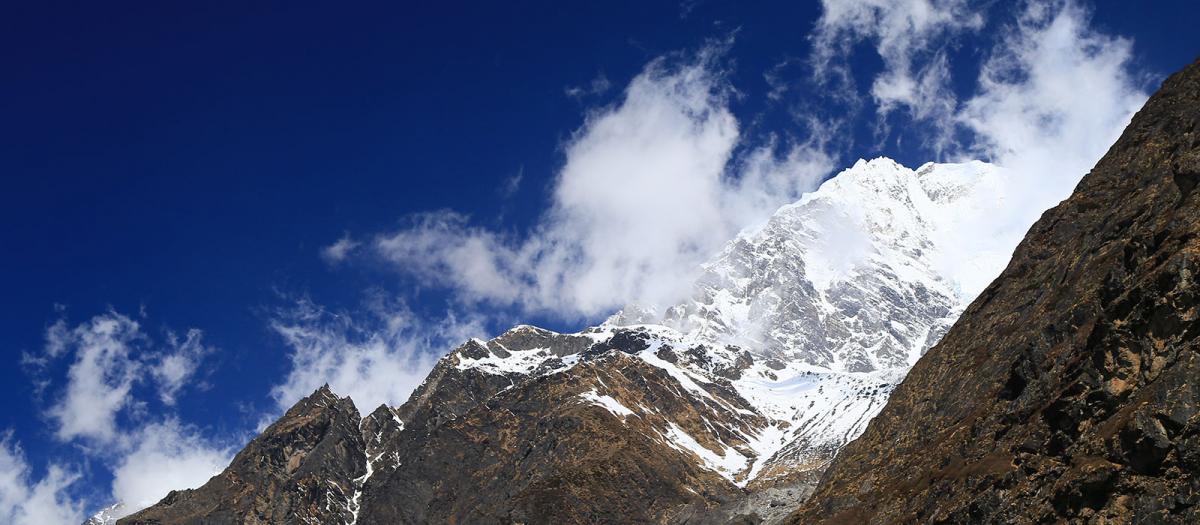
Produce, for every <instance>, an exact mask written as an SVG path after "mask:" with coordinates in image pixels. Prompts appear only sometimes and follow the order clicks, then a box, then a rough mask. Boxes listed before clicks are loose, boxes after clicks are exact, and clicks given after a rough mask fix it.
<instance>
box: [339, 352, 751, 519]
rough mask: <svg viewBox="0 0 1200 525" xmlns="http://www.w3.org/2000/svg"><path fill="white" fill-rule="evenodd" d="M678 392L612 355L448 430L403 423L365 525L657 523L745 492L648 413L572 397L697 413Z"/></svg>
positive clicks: (539, 383) (507, 396)
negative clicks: (673, 440) (680, 449)
mask: <svg viewBox="0 0 1200 525" xmlns="http://www.w3.org/2000/svg"><path fill="white" fill-rule="evenodd" d="M672 388H674V381H673V379H671V378H670V377H669V376H667V374H665V373H664V372H662V371H661V370H658V369H655V368H652V367H649V366H647V365H646V364H644V363H643V362H641V361H639V360H636V359H632V358H628V357H625V356H624V355H622V354H621V353H620V352H613V353H611V354H609V355H607V356H605V357H604V358H603V359H600V360H597V361H595V362H589V363H585V364H581V365H578V366H577V367H575V368H573V369H572V370H571V372H570V373H563V374H556V375H550V376H543V377H539V378H536V379H535V380H533V381H531V382H528V383H524V384H519V385H518V386H516V387H514V388H511V389H507V390H505V391H503V392H501V393H498V394H496V395H495V396H494V397H492V398H490V399H487V400H485V401H484V402H483V403H481V404H480V405H479V406H477V407H476V408H474V409H472V410H469V411H468V412H466V413H465V414H462V415H461V416H460V417H458V418H456V419H454V420H452V421H448V422H445V423H443V424H442V425H440V426H437V427H430V426H427V427H424V428H406V429H405V430H404V433H403V434H402V435H400V436H398V437H397V438H396V439H395V440H394V443H395V444H396V449H395V450H396V452H397V457H396V463H395V467H392V466H387V465H385V466H384V467H382V469H381V467H380V466H378V465H377V466H376V469H377V472H376V473H375V474H373V475H372V477H371V479H370V481H369V482H368V483H367V485H366V488H365V489H364V493H363V497H362V512H361V514H360V517H359V523H360V524H364V525H365V524H385V523H387V524H390V523H621V522H624V523H660V522H666V521H669V520H670V519H671V518H673V517H674V516H675V515H676V514H678V513H679V512H681V511H682V508H683V507H686V506H697V507H700V508H706V507H708V506H713V505H716V504H717V503H720V502H724V501H727V500H730V499H732V498H733V497H734V496H735V495H736V494H738V492H739V491H738V490H737V489H736V487H734V486H733V485H732V484H731V483H729V482H728V481H727V480H725V479H724V478H721V477H720V476H718V475H716V474H714V473H712V472H711V471H708V470H704V469H701V468H699V467H697V466H696V464H695V463H694V462H693V461H690V460H688V459H687V457H686V456H683V455H680V454H675V453H665V454H664V453H663V452H664V448H665V447H664V445H663V443H662V441H661V439H656V438H657V437H658V436H657V434H656V433H655V432H654V431H653V430H652V429H651V427H650V424H649V423H648V422H646V421H644V420H643V419H642V418H640V417H637V416H629V417H626V418H624V419H621V418H619V417H615V416H614V415H613V414H612V413H610V412H609V411H608V410H605V409H604V408H602V407H599V406H596V405H591V404H585V403H579V402H575V401H572V400H575V399H578V396H579V395H580V394H581V393H585V392H588V391H589V390H593V389H603V391H604V392H606V393H607V394H608V395H611V396H613V397H615V398H616V399H622V400H634V399H637V400H641V401H642V402H645V403H650V402H651V400H658V401H660V402H661V404H660V405H656V408H657V409H658V410H660V411H663V412H671V413H675V414H685V413H687V412H688V411H694V410H695V409H694V407H691V406H687V405H684V404H682V403H680V402H679V401H678V399H679V398H678V396H676V395H673V393H672V391H671V389H672ZM626 402H627V403H630V404H633V403H631V402H630V401H626ZM681 419H684V418H681ZM695 421H696V424H698V425H700V424H703V423H702V421H701V419H700V418H699V417H696V418H695ZM666 450H667V451H670V449H666ZM670 452H673V451H670Z"/></svg>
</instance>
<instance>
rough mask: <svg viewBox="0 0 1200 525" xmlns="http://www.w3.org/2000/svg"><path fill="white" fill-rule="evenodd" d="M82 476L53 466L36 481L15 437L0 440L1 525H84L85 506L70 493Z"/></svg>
mask: <svg viewBox="0 0 1200 525" xmlns="http://www.w3.org/2000/svg"><path fill="white" fill-rule="evenodd" d="M78 480H79V475H78V474H76V473H74V472H72V471H71V470H69V469H67V468H65V467H64V466H62V465H58V464H53V463H52V464H50V466H49V467H48V468H47V471H46V474H45V475H44V476H42V477H40V478H37V479H34V475H33V473H32V469H31V468H30V466H29V464H28V463H27V462H26V459H25V454H24V452H23V451H22V450H21V447H20V445H19V444H17V443H16V442H14V441H13V439H12V435H11V433H9V434H5V435H4V438H3V439H2V440H0V522H3V523H11V524H12V525H42V524H46V523H72V524H73V523H80V522H82V521H83V503H82V502H80V501H78V500H75V499H73V498H72V497H71V495H70V493H69V489H70V487H71V486H72V485H73V484H75V483H76V482H77V481H78Z"/></svg>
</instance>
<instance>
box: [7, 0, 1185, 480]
mask: <svg viewBox="0 0 1200 525" xmlns="http://www.w3.org/2000/svg"><path fill="white" fill-rule="evenodd" d="M184 4H185V3H182V2H145V3H107V2H81V3H78V4H59V3H50V2H26V3H9V4H8V5H5V6H4V7H2V8H0V64H2V65H3V78H4V81H3V82H2V83H0V176H2V177H3V185H2V186H0V297H2V299H0V358H2V359H3V361H4V366H0V394H2V395H3V399H5V400H6V403H5V409H4V410H3V412H0V430H2V429H6V428H8V429H13V431H14V435H15V436H16V437H17V438H18V439H20V440H21V442H22V443H23V444H24V446H25V448H26V450H27V451H29V452H30V456H31V457H32V458H34V462H35V464H39V461H40V459H39V458H41V457H43V456H44V455H49V454H55V453H69V452H70V450H71V447H70V446H69V445H61V444H55V443H54V442H53V440H52V439H51V434H50V430H49V429H48V426H47V425H46V424H45V423H44V420H43V419H41V416H40V414H41V412H42V410H43V409H44V408H45V400H37V399H35V397H34V391H33V385H32V383H31V381H30V378H29V377H28V375H27V374H26V372H25V371H23V369H22V367H21V366H20V365H19V362H20V355H21V353H22V352H35V351H37V350H38V349H40V348H41V345H42V340H43V336H44V331H45V328H46V327H47V326H48V325H49V324H50V323H52V322H54V320H56V319H58V318H59V317H61V316H65V317H66V318H67V319H69V320H70V321H71V322H75V323H77V322H80V321H83V320H86V319H87V318H89V317H91V316H92V315H95V314H98V313H101V312H103V311H104V310H105V309H107V308H110V307H111V308H113V309H115V310H117V311H120V312H123V313H126V314H130V315H134V314H136V313H137V312H138V311H139V310H142V309H144V310H145V312H146V313H147V316H146V317H145V318H144V319H143V322H144V324H146V327H147V328H148V329H149V331H150V333H152V334H159V333H161V330H164V329H166V328H168V327H169V328H172V329H174V330H177V331H178V330H184V329H186V328H188V327H196V328H200V329H202V330H204V331H205V334H206V341H207V342H208V343H209V344H211V345H214V346H216V347H218V348H220V349H221V351H220V353H219V354H218V355H216V356H214V357H213V358H212V362H210V363H209V364H210V365H211V368H212V369H213V370H215V371H214V372H211V373H210V375H209V376H207V377H208V381H209V382H210V383H211V385H212V389H211V390H210V391H209V392H208V393H206V394H204V395H195V396H190V397H187V398H184V399H183V400H182V401H181V406H180V410H179V412H180V415H181V417H183V418H185V420H187V421H190V422H194V423H197V424H200V425H203V426H207V427H211V428H213V429H214V431H217V432H219V431H221V430H223V429H244V428H246V426H247V425H252V424H253V423H254V420H255V418H256V417H258V415H259V412H258V411H256V410H254V409H251V410H239V409H238V408H237V407H239V406H244V404H245V403H249V404H250V406H251V407H262V406H267V405H269V401H268V400H267V397H266V396H267V392H268V390H269V389H270V387H271V385H272V381H273V378H278V377H280V376H281V375H282V374H283V373H284V371H285V369H286V366H287V363H286V360H285V358H284V355H285V351H286V350H285V348H284V347H283V345H282V342H281V341H279V340H278V339H277V337H275V336H274V335H272V334H271V333H270V332H269V330H268V329H267V326H266V317H267V315H268V314H267V313H266V312H269V311H271V310H272V309H273V308H276V307H278V306H279V305H280V304H281V296H287V295H296V294H309V295H311V296H312V297H314V299H315V300H317V301H319V302H321V303H323V304H328V305H333V306H346V307H350V306H352V305H353V304H355V303H356V302H357V301H359V300H360V299H361V292H362V291H363V289H365V288H366V287H368V286H378V285H381V284H380V279H381V276H384V275H386V274H383V273H381V272H374V271H370V269H344V268H342V269H339V268H331V267H330V266H329V265H327V264H326V263H324V262H323V261H322V260H321V259H320V258H319V257H318V251H319V250H320V249H321V247H323V246H326V245H328V244H329V243H331V242H333V241H335V240H336V239H338V238H339V237H340V236H341V235H342V234H343V233H344V232H347V231H351V232H376V231H382V230H387V229H388V228H390V227H394V226H395V225H397V224H399V222H400V221H402V220H403V218H404V217H405V216H406V215H408V214H410V213H413V212H420V211H428V210H435V209H440V208H453V209H457V210H463V211H467V212H470V213H471V215H472V217H473V219H474V220H475V221H477V222H478V223H479V224H481V225H486V226H489V227H494V228H500V229H502V230H506V231H514V232H520V231H521V230H522V229H523V228H526V227H528V226H529V225H531V224H532V223H533V222H534V220H535V218H536V217H537V214H538V213H539V212H540V211H541V210H542V209H544V207H545V204H546V202H547V187H548V184H549V182H550V181H551V180H552V177H553V175H554V173H555V171H556V169H557V168H558V167H560V166H561V164H562V162H563V154H562V150H561V148H560V146H561V145H562V144H563V142H564V141H565V140H566V139H567V137H569V136H570V134H571V133H572V132H573V131H574V130H575V129H577V128H578V127H579V126H580V125H581V123H582V122H583V118H584V112H585V110H586V109H587V108H592V107H597V106H599V105H602V104H606V103H611V102H613V101H614V100H616V99H617V98H618V97H619V95H620V90H621V88H622V87H623V86H624V85H625V84H626V83H628V81H629V80H630V79H631V78H632V77H633V76H635V75H636V74H637V73H638V72H639V71H640V70H641V69H642V68H643V67H644V66H645V64H646V63H647V62H648V61H649V60H651V59H653V58H655V57H657V56H660V55H663V54H665V53H670V52H674V51H680V50H692V49H696V48H697V47H698V46H700V45H702V44H703V43H704V41H705V40H706V39H710V38H724V37H727V36H728V35H730V34H731V33H733V32H734V31H735V30H736V37H735V39H734V40H735V43H734V45H733V47H732V50H731V51H730V57H729V58H730V62H731V63H732V64H733V66H734V73H733V75H732V78H731V81H732V83H733V85H734V86H736V87H737V89H738V90H739V91H741V92H742V94H743V95H744V96H742V97H739V98H737V99H736V100H735V101H734V103H733V110H734V112H735V113H736V114H737V116H738V117H739V119H740V120H741V123H742V125H743V126H744V127H745V128H746V132H747V133H748V134H750V135H755V134H765V133H770V132H775V133H782V134H789V133H799V132H800V129H799V127H798V126H796V124H795V123H794V122H792V121H791V118H790V117H789V115H788V113H787V112H786V111H781V110H779V108H778V107H772V106H769V105H768V104H767V103H766V102H765V97H764V94H765V92H766V91H767V90H768V86H767V84H766V82H765V81H764V80H763V73H764V72H765V71H767V70H768V69H770V68H771V67H772V66H773V65H775V64H777V63H779V62H780V61H782V60H784V59H786V58H788V57H794V58H802V57H804V56H806V54H807V53H808V51H809V48H808V45H809V44H808V42H807V40H806V34H807V32H808V30H809V29H810V28H811V27H812V24H813V21H814V20H815V19H816V17H817V16H818V14H819V6H818V5H816V4H815V3H813V2H777V3H776V2H771V3H767V2H759V3H754V4H753V5H749V6H746V5H740V4H738V3H733V2H717V1H706V2H700V3H699V4H698V5H697V6H696V7H695V8H694V9H693V10H692V11H691V12H690V13H688V15H687V16H686V17H684V16H681V9H680V6H679V5H678V3H674V2H662V3H649V2H604V3H601V2H579V3H575V4H573V5H571V4H569V3H564V2H520V3H517V4H512V5H510V4H507V3H494V2H489V3H481V4H480V5H472V4H467V3H459V2H442V3H436V2H435V3H428V2H426V3H420V5H417V3H413V4H411V5H408V4H404V3H396V2H390V3H379V4H374V3H370V4H368V3H355V4H353V6H351V7H347V6H338V8H337V9H334V6H333V5H332V4H329V3H324V2H321V3H317V2H304V3H292V2H288V3H285V2H279V3H276V4H275V5H265V4H255V3H246V2H203V3H201V4H202V7H194V6H193V7H187V6H185V5H184ZM250 4H255V5H253V6H252V5H250ZM287 4H295V5H287ZM432 4H440V5H436V6H435V5H432ZM1005 4H1007V2H1000V3H997V5H994V6H993V7H992V9H991V13H993V14H995V16H997V17H999V16H1002V15H1003V11H1004V9H1006V8H1007V6H1006V5H1005ZM1094 14H1095V23H1096V25H1097V27H1098V28H1099V29H1101V30H1102V31H1104V32H1106V33H1109V34H1116V35H1122V36H1126V37H1130V38H1132V39H1133V40H1134V43H1135V44H1134V50H1135V53H1136V62H1137V63H1138V65H1139V67H1141V68H1142V70H1143V71H1144V72H1145V73H1146V74H1147V75H1149V76H1150V77H1152V78H1149V80H1152V81H1153V82H1154V83H1157V81H1158V80H1160V79H1161V77H1162V76H1163V75H1165V74H1167V73H1169V72H1172V71H1174V70H1176V69H1178V68H1180V67H1182V66H1183V65H1184V64H1186V63H1188V62H1189V61H1191V60H1192V59H1194V58H1195V56H1196V54H1197V53H1200V40H1198V38H1197V37H1196V36H1195V29H1194V27H1193V26H1194V21H1195V20H1197V19H1200V5H1198V4H1196V3H1195V2H1192V1H1185V0H1178V1H1161V2H1146V3H1141V2H1121V1H1106V2H1099V3H1097V4H1094ZM975 53H976V52H975V51H974V49H973V48H972V47H971V45H970V44H965V45H964V47H963V49H961V50H960V52H958V53H957V54H956V55H955V57H959V58H961V60H959V59H956V61H955V62H954V63H953V64H952V68H953V69H954V72H955V74H956V79H957V81H958V82H960V83H964V84H970V83H973V82H974V78H975V73H976V72H977V68H978V64H977V60H972V59H971V57H972V55H973V54H975ZM861 55H862V56H860V57H858V58H857V59H856V60H857V61H858V63H856V64H855V67H856V68H857V70H856V71H857V72H859V73H861V74H862V75H863V79H862V82H863V83H865V84H869V78H870V76H869V75H871V74H872V73H873V71H874V70H876V69H877V68H878V67H879V65H878V58H876V57H874V56H873V55H872V54H870V53H862V54H861ZM598 74H603V75H604V76H605V77H606V78H607V79H608V80H609V81H611V83H612V85H613V89H610V90H609V91H608V92H606V93H604V94H602V95H599V96H595V97H589V98H584V99H582V100H579V99H575V98H572V97H569V96H567V95H566V93H565V90H566V88H567V87H569V86H583V85H587V84H588V83H589V82H591V80H592V79H593V78H595V77H596V76H597V75H598ZM855 131H856V137H857V138H856V139H855V140H854V141H853V142H852V143H849V144H847V145H846V147H845V148H843V151H841V155H842V156H843V157H842V158H841V159H839V160H840V162H839V164H844V163H845V162H847V161H852V160H853V159H854V158H857V157H860V156H861V157H871V156H876V155H879V154H886V155H889V156H893V157H894V158H897V159H898V160H900V161H901V162H904V163H906V164H908V165H917V164H920V163H921V162H924V161H925V160H930V153H929V152H928V151H922V150H921V149H920V148H919V147H913V146H908V148H909V149H898V148H896V147H895V145H894V143H891V142H889V143H888V144H889V145H888V146H886V147H885V148H884V149H882V150H874V149H873V146H872V144H873V143H874V141H873V140H872V139H871V123H870V122H863V123H862V125H861V129H856V130H855ZM906 144H908V143H906ZM517 173H522V174H523V178H522V184H521V185H520V187H519V189H518V191H517V192H516V193H515V194H514V195H512V196H511V197H504V196H503V194H502V190H501V188H502V187H503V185H504V183H505V181H506V180H508V179H509V178H510V177H512V176H514V175H515V174H517ZM501 217H502V219H501ZM385 286H390V285H387V284H385ZM397 286H399V285H397ZM422 297H426V296H422ZM438 304H439V303H438V302H437V298H436V297H428V302H420V301H418V303H417V307H418V308H424V307H428V308H433V309H436V308H438V307H439V306H438ZM56 305H62V306H65V313H60V312H58V311H56ZM550 322H551V323H552V321H550ZM560 328H569V327H565V326H560Z"/></svg>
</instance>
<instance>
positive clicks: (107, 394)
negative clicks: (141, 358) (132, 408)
mask: <svg viewBox="0 0 1200 525" xmlns="http://www.w3.org/2000/svg"><path fill="white" fill-rule="evenodd" d="M141 337H142V335H141V332H140V329H139V327H138V324H137V322H135V321H133V320H131V319H129V318H128V317H125V316H123V315H120V314H117V313H115V312H110V313H107V314H102V315H98V316H96V317H94V318H92V320H91V321H89V322H87V323H83V324H81V325H79V326H77V327H75V328H74V329H72V330H66V329H65V328H64V327H63V325H60V324H55V325H54V326H52V327H51V328H50V329H49V330H48V331H47V335H46V339H47V343H46V349H47V350H46V353H47V355H49V356H58V355H62V354H63V353H66V352H70V351H72V350H73V354H74V357H75V360H74V362H73V363H71V365H70V368H69V369H68V371H67V386H66V389H65V391H64V392H63V394H62V396H61V398H60V399H59V400H58V402H56V403H55V404H54V405H53V406H52V407H50V410H49V415H50V417H51V418H52V419H53V420H54V421H55V423H56V424H57V429H56V431H55V436H56V437H58V439H60V440H63V441H67V440H71V439H75V438H80V437H83V438H90V439H93V440H95V441H97V442H100V443H107V442H110V441H112V440H113V439H115V438H116V436H117V434H116V417H117V413H118V412H119V411H121V410H122V409H124V408H125V407H126V406H128V404H129V402H130V390H131V389H132V388H133V384H134V381H135V379H137V376H138V373H139V372H140V369H141V363H140V362H138V361H137V360H135V359H133V358H132V357H131V355H130V353H131V351H132V346H133V345H134V344H135V343H136V342H137V341H138V340H139V339H141Z"/></svg>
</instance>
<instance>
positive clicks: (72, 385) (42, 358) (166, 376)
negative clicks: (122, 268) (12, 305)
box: [0, 311, 232, 523]
mask: <svg viewBox="0 0 1200 525" xmlns="http://www.w3.org/2000/svg"><path fill="white" fill-rule="evenodd" d="M45 341H46V344H45V347H44V350H43V352H42V353H41V354H40V355H33V356H27V357H26V361H27V363H29V364H32V365H34V366H33V373H34V374H35V376H37V378H36V379H37V380H38V381H39V384H41V385H43V386H44V388H45V391H46V392H47V393H48V394H49V395H50V396H51V398H52V399H53V402H52V404H51V405H50V407H49V408H48V409H47V411H46V415H47V419H48V420H49V421H50V422H51V423H52V424H53V426H54V435H55V437H56V438H57V439H59V440H60V441H63V442H69V443H73V444H76V445H78V448H79V450H81V451H82V452H83V453H84V455H85V456H86V457H87V458H89V459H95V460H98V461H99V462H100V463H101V464H103V465H106V466H111V467H112V469H113V470H112V473H113V484H112V491H111V497H112V498H113V500H114V501H123V502H124V503H125V504H126V506H125V507H124V510H125V512H134V511H137V510H139V509H141V508H143V507H145V506H148V505H150V504H153V503H155V502H157V501H158V500H159V499H161V498H162V497H164V496H166V494H167V492H168V491H170V490H173V489H185V488H193V487H196V486H199V485H200V484H202V483H204V482H205V481H207V480H208V478H210V477H211V476H212V475H214V474H216V473H218V472H220V470H221V469H223V468H224V466H225V465H226V464H228V461H229V458H230V457H232V452H231V450H232V447H231V446H229V445H230V443H225V444H219V443H218V442H217V441H216V440H213V439H211V438H202V437H201V435H200V432H199V430H198V429H195V428H191V427H189V426H186V425H183V424H181V423H180V422H179V421H178V420H176V419H175V418H174V417H172V416H170V415H168V413H169V411H170V409H171V407H172V406H173V405H174V404H175V401H176V399H177V396H178V395H180V393H182V392H183V391H185V390H186V389H187V388H188V387H190V386H193V383H194V382H195V377H196V374H197V371H198V370H199V369H200V366H201V364H202V362H203V360H204V358H205V356H207V355H209V354H211V353H213V352H214V351H215V349H212V348H210V347H207V346H205V345H204V344H203V334H202V333H201V332H200V330H196V329H191V330H188V331H187V332H186V335H185V336H184V337H183V338H182V339H180V338H179V337H178V336H177V335H176V334H175V333H174V332H170V331H167V332H166V334H165V336H164V338H163V342H162V343H161V344H156V343H155V341H154V340H153V338H152V337H150V336H149V335H148V334H146V333H145V332H144V331H143V330H142V327H141V325H140V324H139V323H138V322H137V321H134V320H133V319H131V318H130V317H128V316H126V315H123V314H121V313H118V312H116V311H108V312H105V313H102V314H99V315H96V316H93V317H92V318H91V319H89V320H88V321H85V322H83V323H80V324H78V325H75V326H71V325H69V324H68V323H67V322H66V321H65V320H59V321H57V322H55V323H54V324H52V325H51V326H50V327H49V328H47V330H46V337H45ZM57 359H68V360H70V364H69V365H68V367H67V373H66V377H65V378H56V377H50V376H48V375H47V374H48V370H49V367H48V366H47V365H48V364H49V363H50V362H51V361H53V360H57ZM64 383H65V384H64ZM139 389H142V390H149V391H150V392H154V393H155V394H157V399H158V402H159V403H161V407H160V409H159V410H154V411H152V410H150V409H149V408H148V405H149V403H150V401H149V400H147V399H142V398H139V397H138V392H139ZM151 412H157V414H151ZM5 445H6V447H5V450H4V451H3V453H0V462H3V461H9V462H15V461H17V460H20V459H21V457H20V455H19V449H17V448H16V447H15V446H9V443H8V441H7V440H6V441H5ZM4 454H7V456H4ZM17 466H20V464H17ZM20 472H21V474H20V475H21V476H25V475H26V474H25V473H24V471H20ZM67 472H68V471H67V470H65V468H63V467H60V466H54V467H52V469H51V471H50V473H49V474H48V475H47V477H46V478H45V479H43V480H42V481H40V482H38V484H36V485H35V486H34V489H30V493H31V494H33V495H34V496H36V497H40V498H42V499H43V500H46V499H47V498H51V497H55V498H58V500H56V501H59V500H61V501H59V505H58V506H57V507H52V506H48V507H47V510H46V512H50V511H51V510H53V509H55V508H57V509H59V511H61V512H64V513H69V512H74V513H77V512H78V510H79V509H78V507H79V504H78V503H77V502H72V501H68V500H64V499H62V498H64V497H65V496H54V494H57V493H61V492H62V491H64V490H65V488H66V487H67V486H68V485H70V484H71V483H72V482H74V480H75V479H77V476H70V475H67V474H66V473H67ZM14 475H15V474H14ZM14 479H16V478H14ZM18 481H19V480H18ZM0 483H9V488H8V489H3V488H0V499H2V498H3V497H4V495H3V494H2V492H3V491H4V490H8V491H9V492H12V493H16V492H19V491H20V487H21V486H22V485H20V484H19V483H17V481H8V482H6V481H0ZM37 487H42V488H41V489H40V490H42V492H41V493H38V492H37V490H35V489H36V488H37ZM51 489H53V490H51ZM13 491H16V492H13ZM43 503H46V504H47V505H49V504H50V503H51V502H50V501H49V500H46V501H43ZM63 505H67V506H66V507H63ZM3 511H4V508H3V506H0V512H3ZM12 512H15V511H12ZM0 515H2V514H0ZM64 515H71V516H74V514H64ZM72 519H73V521H75V522H78V521H80V520H78V519H74V518H72ZM38 522H39V523H60V522H62V521H61V520H56V519H52V520H44V521H38Z"/></svg>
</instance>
